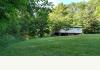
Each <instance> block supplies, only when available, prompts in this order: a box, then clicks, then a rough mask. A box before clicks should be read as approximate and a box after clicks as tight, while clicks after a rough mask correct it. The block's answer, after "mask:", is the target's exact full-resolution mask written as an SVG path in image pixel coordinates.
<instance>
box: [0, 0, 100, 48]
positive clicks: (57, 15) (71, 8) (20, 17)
mask: <svg viewBox="0 0 100 70" xmlns="http://www.w3.org/2000/svg"><path fill="white" fill-rule="evenodd" d="M74 26H82V27H83V28H84V33H100V0H89V1H88V2H80V3H71V4H67V5H64V4H63V3H61V4H59V5H57V6H56V7H53V4H52V3H51V2H48V0H0V44H1V43H3V42H6V41H7V40H12V41H13V40H15V39H22V40H23V39H30V38H33V37H44V36H50V35H51V33H52V32H54V31H57V30H59V29H61V28H65V27H66V28H69V27H74ZM9 42H10V41H9ZM3 45H4V44H2V46H3ZM0 46H1V45H0Z"/></svg>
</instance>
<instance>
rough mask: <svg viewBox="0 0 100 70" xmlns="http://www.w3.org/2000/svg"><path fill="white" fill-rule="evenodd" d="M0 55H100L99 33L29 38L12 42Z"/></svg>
mask: <svg viewBox="0 0 100 70" xmlns="http://www.w3.org/2000/svg"><path fill="white" fill-rule="evenodd" d="M0 55H14V56H15V55H19V56H20V55H23V56H26V55H27V56H31V55H32V56H33V55H34V56H47V55H48V56H59V55H60V56H66V55H68V56H78V55H82V56H84V55H86V56H87V55H91V56H94V55H100V35H99V34H94V35H77V36H63V37H48V38H41V39H40V38H39V39H31V40H28V41H22V42H18V43H14V44H12V45H10V46H9V47H7V48H5V49H3V50H2V51H1V52H0Z"/></svg>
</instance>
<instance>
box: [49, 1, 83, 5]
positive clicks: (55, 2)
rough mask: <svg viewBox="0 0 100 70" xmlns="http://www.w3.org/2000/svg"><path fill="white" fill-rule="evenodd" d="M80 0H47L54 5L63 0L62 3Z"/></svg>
mask: <svg viewBox="0 0 100 70" xmlns="http://www.w3.org/2000/svg"><path fill="white" fill-rule="evenodd" d="M80 1H82V0H49V2H53V3H54V5H57V4H58V3H61V2H63V3H64V4H69V3H72V2H80Z"/></svg>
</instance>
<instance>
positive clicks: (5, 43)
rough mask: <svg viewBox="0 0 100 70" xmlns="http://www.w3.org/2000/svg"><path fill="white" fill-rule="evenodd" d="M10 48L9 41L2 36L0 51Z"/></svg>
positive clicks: (0, 38)
mask: <svg viewBox="0 0 100 70" xmlns="http://www.w3.org/2000/svg"><path fill="white" fill-rule="evenodd" d="M7 46H8V41H7V39H6V38H5V37H3V36H0V51H1V50H2V49H4V48H6V47H7Z"/></svg>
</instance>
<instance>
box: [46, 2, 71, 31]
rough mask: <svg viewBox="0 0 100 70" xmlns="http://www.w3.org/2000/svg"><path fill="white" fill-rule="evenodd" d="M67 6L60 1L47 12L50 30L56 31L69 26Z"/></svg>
mask: <svg viewBox="0 0 100 70" xmlns="http://www.w3.org/2000/svg"><path fill="white" fill-rule="evenodd" d="M67 15H68V11H67V7H66V6H65V5H64V4H63V3H61V4H59V5H58V6H56V7H55V8H54V9H53V10H52V12H51V13H49V19H48V22H49V24H50V28H51V29H50V30H51V31H52V32H55V31H58V30H59V29H61V28H65V27H66V28H67V27H69V26H70V25H69V21H68V19H67V18H68V17H67Z"/></svg>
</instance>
